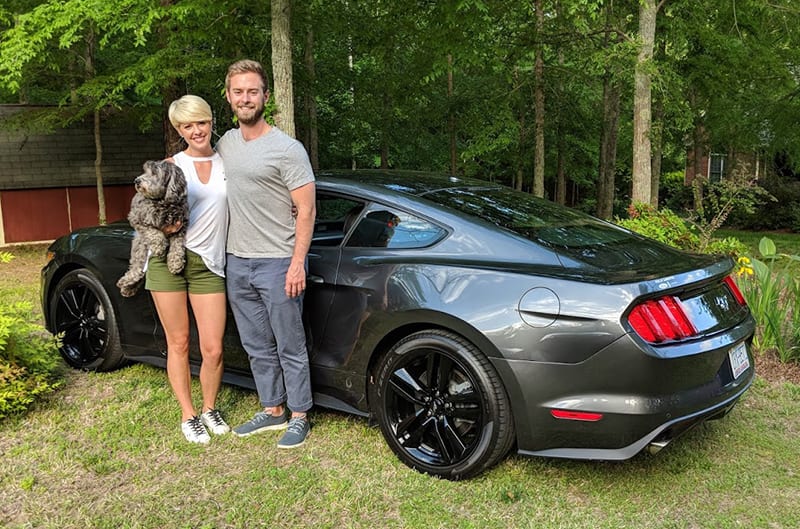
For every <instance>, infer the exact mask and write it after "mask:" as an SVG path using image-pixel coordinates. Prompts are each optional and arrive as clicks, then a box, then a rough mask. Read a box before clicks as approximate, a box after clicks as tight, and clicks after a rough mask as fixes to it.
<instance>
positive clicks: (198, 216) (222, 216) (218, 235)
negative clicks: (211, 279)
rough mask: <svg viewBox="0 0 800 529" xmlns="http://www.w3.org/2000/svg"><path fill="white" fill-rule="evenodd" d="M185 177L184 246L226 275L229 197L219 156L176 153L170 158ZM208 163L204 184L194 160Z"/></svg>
mask: <svg viewBox="0 0 800 529" xmlns="http://www.w3.org/2000/svg"><path fill="white" fill-rule="evenodd" d="M172 159H173V160H174V161H175V165H177V166H178V167H180V168H181V170H182V171H183V174H184V176H186V188H187V190H188V195H189V226H188V227H187V229H186V248H188V249H189V250H191V251H193V252H195V253H196V254H198V255H200V256H201V257H202V258H203V262H204V263H205V264H206V266H207V267H208V269H209V270H211V271H212V272H214V273H215V274H217V275H218V276H221V277H225V238H226V235H227V232H228V200H227V192H226V184H225V168H224V167H223V165H222V157H220V155H219V154H217V153H214V154H213V155H211V156H208V157H193V156H189V155H188V154H186V153H184V152H179V153H177V154H176V155H174V156H173V157H172ZM207 161H210V162H211V175H210V177H209V179H208V182H207V183H205V184H204V183H203V182H201V181H200V177H199V176H197V168H196V167H195V162H207Z"/></svg>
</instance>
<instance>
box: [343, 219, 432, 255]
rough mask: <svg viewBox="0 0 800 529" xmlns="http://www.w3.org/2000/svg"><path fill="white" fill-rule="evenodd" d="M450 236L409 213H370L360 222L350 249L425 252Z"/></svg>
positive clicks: (348, 244)
mask: <svg viewBox="0 0 800 529" xmlns="http://www.w3.org/2000/svg"><path fill="white" fill-rule="evenodd" d="M446 233H447V232H446V231H445V230H444V229H443V228H441V227H439V226H437V225H435V224H433V223H431V222H428V221H427V220H424V219H421V218H419V217H415V216H414V215H409V214H408V213H403V212H394V211H388V210H378V211H370V212H369V213H367V214H366V215H364V216H363V217H362V218H361V220H359V221H358V224H357V225H356V227H355V229H354V230H353V233H352V235H350V238H349V239H348V240H347V246H348V247H361V248H365V247H366V248H394V249H397V248H424V247H426V246H430V245H432V244H433V243H435V242H438V241H439V240H441V239H442V237H444V235H445V234H446Z"/></svg>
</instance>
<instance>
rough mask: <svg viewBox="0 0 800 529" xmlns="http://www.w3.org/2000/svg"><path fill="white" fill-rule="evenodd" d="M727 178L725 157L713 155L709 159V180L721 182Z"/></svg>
mask: <svg viewBox="0 0 800 529" xmlns="http://www.w3.org/2000/svg"><path fill="white" fill-rule="evenodd" d="M724 176H725V155H724V154H713V153H712V154H711V155H710V156H709V157H708V180H709V182H719V181H720V180H722V179H723V178H724Z"/></svg>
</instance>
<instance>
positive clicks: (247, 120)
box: [233, 105, 264, 125]
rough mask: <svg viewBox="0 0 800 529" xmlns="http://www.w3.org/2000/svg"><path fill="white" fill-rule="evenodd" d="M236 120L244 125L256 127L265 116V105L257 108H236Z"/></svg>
mask: <svg viewBox="0 0 800 529" xmlns="http://www.w3.org/2000/svg"><path fill="white" fill-rule="evenodd" d="M233 113H234V114H236V119H238V120H239V123H241V124H243V125H255V124H256V123H258V122H259V120H261V119H262V117H263V116H264V105H259V106H256V107H236V108H234V109H233Z"/></svg>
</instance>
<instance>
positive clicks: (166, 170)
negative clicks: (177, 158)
mask: <svg viewBox="0 0 800 529" xmlns="http://www.w3.org/2000/svg"><path fill="white" fill-rule="evenodd" d="M133 185H134V187H136V191H137V192H138V193H141V194H142V196H144V197H145V198H149V199H150V200H166V201H168V202H174V201H177V200H182V199H183V198H185V197H186V179H185V178H184V176H183V172H181V170H180V169H179V168H178V166H176V165H175V164H173V163H170V162H163V161H158V162H157V161H147V162H145V163H144V173H142V174H141V175H139V176H138V177H136V179H135V180H134V181H133Z"/></svg>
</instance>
